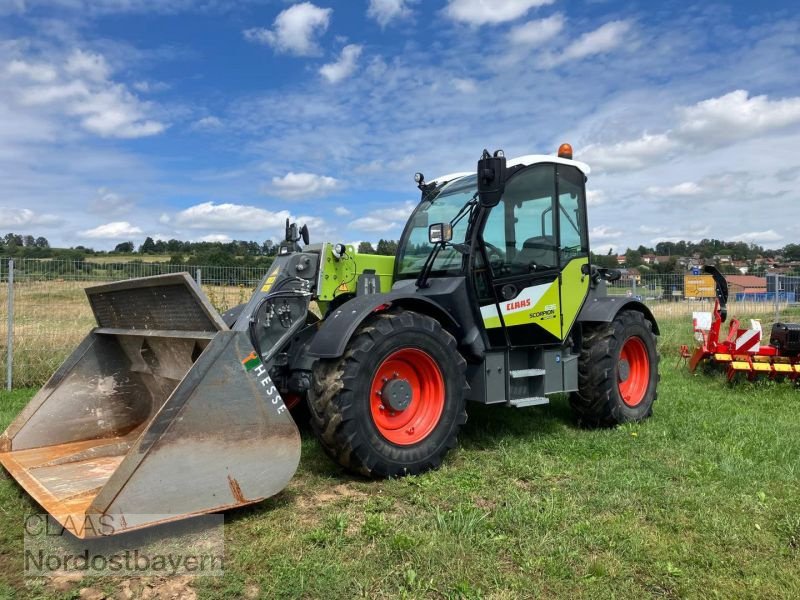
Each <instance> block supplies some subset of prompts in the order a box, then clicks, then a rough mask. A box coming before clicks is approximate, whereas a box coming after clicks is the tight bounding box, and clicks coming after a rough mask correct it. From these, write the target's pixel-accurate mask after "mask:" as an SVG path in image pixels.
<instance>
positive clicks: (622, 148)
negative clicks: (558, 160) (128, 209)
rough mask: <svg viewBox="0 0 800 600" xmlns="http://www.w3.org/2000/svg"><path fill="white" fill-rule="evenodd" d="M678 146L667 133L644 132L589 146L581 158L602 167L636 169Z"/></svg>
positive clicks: (594, 165) (619, 169) (621, 169)
mask: <svg viewBox="0 0 800 600" xmlns="http://www.w3.org/2000/svg"><path fill="white" fill-rule="evenodd" d="M677 146H678V143H677V142H676V141H675V140H673V139H672V138H671V137H670V136H668V135H667V134H653V135H651V134H649V133H644V134H643V135H642V136H641V137H640V138H637V139H634V140H628V141H624V142H618V143H616V144H608V145H601V144H598V145H590V146H587V147H586V149H585V150H584V151H583V153H582V154H581V155H580V159H581V160H585V161H586V162H588V163H589V164H590V165H591V166H592V167H596V168H600V169H607V170H615V171H627V170H635V169H641V168H642V167H645V166H650V165H652V164H653V162H654V160H657V159H660V158H662V157H663V156H665V155H666V154H667V153H669V152H670V151H672V150H674V149H675V148H677Z"/></svg>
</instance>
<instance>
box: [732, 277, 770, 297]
mask: <svg viewBox="0 0 800 600" xmlns="http://www.w3.org/2000/svg"><path fill="white" fill-rule="evenodd" d="M725 279H726V280H727V281H728V292H729V293H730V294H731V295H734V294H765V293H766V292H767V278H766V277H756V276H755V275H726V276H725Z"/></svg>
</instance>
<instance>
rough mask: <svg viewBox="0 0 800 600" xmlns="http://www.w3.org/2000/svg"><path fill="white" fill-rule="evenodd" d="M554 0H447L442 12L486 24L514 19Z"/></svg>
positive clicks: (468, 22) (470, 21) (475, 22)
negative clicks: (489, 0)
mask: <svg viewBox="0 0 800 600" xmlns="http://www.w3.org/2000/svg"><path fill="white" fill-rule="evenodd" d="M554 1H555V0H492V1H491V2H488V1H487V0H449V1H448V3H447V6H446V7H445V9H444V13H445V14H446V15H447V16H448V17H450V18H451V19H453V20H454V21H459V22H461V23H467V24H469V25H486V24H496V23H505V22H507V21H514V20H515V19H518V18H520V17H522V16H523V15H525V14H526V13H527V12H528V11H529V10H531V9H532V8H536V7H539V6H545V5H547V4H552V3H553V2H554Z"/></svg>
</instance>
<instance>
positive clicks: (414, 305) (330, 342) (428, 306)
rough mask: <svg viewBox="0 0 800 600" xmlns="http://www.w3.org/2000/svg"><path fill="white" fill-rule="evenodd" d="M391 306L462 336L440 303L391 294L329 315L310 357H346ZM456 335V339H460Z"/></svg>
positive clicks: (369, 297) (357, 299)
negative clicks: (362, 331)
mask: <svg viewBox="0 0 800 600" xmlns="http://www.w3.org/2000/svg"><path fill="white" fill-rule="evenodd" d="M390 306H403V307H405V308H410V309H413V310H417V311H419V312H421V313H424V314H427V315H430V316H432V317H435V318H436V319H438V320H439V322H440V323H441V324H442V326H443V327H444V328H445V329H447V330H449V331H451V332H454V333H455V332H458V333H460V332H461V327H460V325H459V324H458V323H457V322H456V320H455V319H454V318H453V317H452V316H451V315H450V314H449V313H448V312H447V311H446V310H445V309H444V308H442V307H441V306H440V305H439V304H438V303H436V302H434V301H433V300H431V299H429V298H426V297H425V296H421V295H419V294H415V293H410V294H409V293H403V292H389V293H388V294H368V295H366V296H357V297H355V298H353V299H352V300H348V301H347V302H345V303H344V304H342V305H341V306H340V307H339V308H337V309H336V310H334V311H333V313H331V314H330V315H328V316H327V317H326V318H325V320H324V321H322V325H320V327H319V329H318V330H317V333H316V334H315V335H314V339H313V340H311V343H310V344H309V346H308V354H309V355H311V356H313V357H315V358H338V357H340V356H342V355H343V354H344V351H345V348H346V347H347V342H349V341H350V338H351V337H352V336H353V334H354V333H355V331H356V329H358V328H359V326H360V325H361V324H362V323H363V322H364V320H365V319H366V318H367V317H369V316H370V315H371V314H373V313H375V312H381V311H383V310H386V309H387V308H389V307H390ZM460 338H461V336H460V335H456V339H460Z"/></svg>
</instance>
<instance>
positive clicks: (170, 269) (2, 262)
mask: <svg viewBox="0 0 800 600" xmlns="http://www.w3.org/2000/svg"><path fill="white" fill-rule="evenodd" d="M10 265H11V261H10V260H9V259H8V258H0V377H4V378H5V381H6V384H7V385H11V384H12V383H13V386H14V387H32V386H40V385H41V384H42V383H44V382H45V381H46V380H47V379H48V378H49V377H50V375H52V373H53V372H54V371H55V370H56V368H58V366H59V365H60V364H61V363H62V362H63V361H64V359H65V358H66V356H67V355H68V354H69V353H70V352H71V351H72V350H73V349H74V348H75V347H76V346H77V345H78V343H79V342H80V341H81V339H83V337H84V336H85V335H86V334H87V333H88V331H89V330H90V329H91V328H92V327H93V326H94V324H95V323H94V318H93V316H92V311H91V309H90V307H89V304H88V302H87V301H86V296H85V294H84V288H86V287H88V286H91V285H95V284H98V283H102V282H109V281H119V280H122V279H129V278H134V277H146V276H152V275H161V274H167V273H177V272H188V273H189V274H190V275H191V276H192V277H193V278H194V279H195V280H196V281H198V283H200V284H201V287H202V289H203V291H204V292H205V294H206V295H207V296H208V298H209V300H210V301H211V304H212V305H213V306H214V307H215V308H217V309H218V310H219V311H220V312H224V311H226V310H228V309H230V308H232V307H234V306H237V305H239V304H242V303H243V302H246V301H247V300H248V299H249V298H250V295H251V293H252V290H253V289H254V288H255V286H256V285H257V284H258V282H259V280H260V279H261V277H262V276H263V275H264V272H265V268H264V267H263V266H262V267H215V266H205V265H172V264H169V263H143V262H127V263H91V262H85V261H63V260H49V259H14V260H13V286H12V285H10V284H9V279H10V272H9V271H10V269H9V267H10ZM686 277H687V276H686V274H684V273H677V274H666V275H659V274H647V275H641V276H634V277H632V276H627V277H623V278H622V279H620V280H619V281H616V282H613V283H611V284H609V286H608V292H609V294H611V295H618V296H629V297H634V298H637V299H639V300H641V301H643V302H644V303H645V304H647V305H648V306H649V307H650V308H651V310H652V311H653V313H654V314H655V316H656V318H657V319H658V320H659V321H662V320H666V321H670V320H671V321H675V326H667V327H662V328H661V329H662V332H663V333H666V332H670V333H667V336H668V337H670V339H664V340H662V343H663V344H666V345H668V346H669V347H671V346H672V345H675V344H677V343H678V342H680V343H685V342H686V341H689V340H690V339H691V314H692V312H694V311H708V310H711V309H712V308H713V298H708V297H706V298H701V297H697V296H693V295H692V294H693V293H695V292H696V290H695V291H693V290H690V289H688V288H687V287H686V286H687V279H686ZM750 283H753V284H758V285H753V286H752V287H750V288H741V289H739V288H737V287H736V286H735V285H731V294H730V301H729V305H728V307H729V314H731V315H737V316H740V317H742V318H746V317H752V318H761V319H762V320H763V321H764V322H765V323H769V322H772V321H778V320H781V319H787V320H789V319H792V318H794V319H795V320H797V319H798V318H800V277H788V276H781V277H779V278H771V277H765V278H764V281H763V283H764V285H763V286H760V283H759V282H757V281H751V282H750ZM12 288H13V295H12V296H9V291H10V289H12ZM9 300H11V303H9ZM10 309H11V310H10ZM9 327H10V328H9ZM9 333H11V336H9ZM662 337H663V335H662ZM672 337H676V339H675V340H672V339H671V338H672ZM677 337H680V340H678V339H677ZM684 338H686V339H684ZM12 340H13V343H12V344H11V346H9V341H12ZM9 347H11V348H12V352H9ZM9 358H11V363H12V367H13V369H12V371H13V372H12V377H11V378H10V379H9V378H8V376H7V367H8V362H9Z"/></svg>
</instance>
